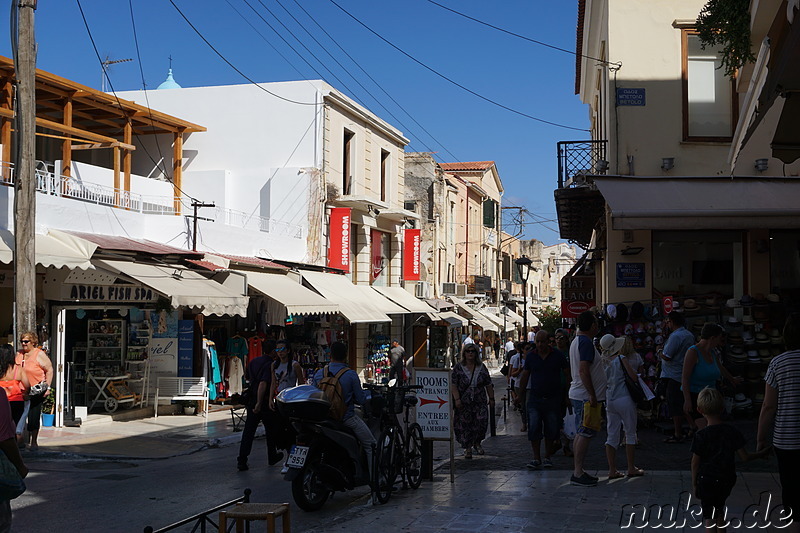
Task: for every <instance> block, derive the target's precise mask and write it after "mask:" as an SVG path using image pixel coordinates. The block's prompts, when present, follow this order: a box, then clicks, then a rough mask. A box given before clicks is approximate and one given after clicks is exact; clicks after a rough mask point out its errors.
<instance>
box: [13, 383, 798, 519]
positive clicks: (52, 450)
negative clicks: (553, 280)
mask: <svg viewBox="0 0 800 533" xmlns="http://www.w3.org/2000/svg"><path fill="white" fill-rule="evenodd" d="M493 374H494V375H493V379H494V380H495V390H496V395H497V398H498V402H497V406H498V410H499V411H500V412H499V413H498V426H497V436H496V437H490V438H487V440H486V441H485V442H484V448H485V450H486V455H484V456H477V455H476V456H475V458H474V459H472V460H466V459H464V458H463V456H461V455H460V454H458V451H460V450H458V449H457V457H456V459H455V470H454V475H455V483H453V484H451V483H450V474H449V460H448V454H449V447H448V444H447V443H443V442H437V443H435V446H434V461H435V473H434V481H433V482H429V481H425V482H423V484H422V487H420V489H418V490H416V491H412V490H398V491H397V492H395V493H394V494H393V495H392V499H391V500H390V501H389V503H388V504H386V505H381V506H372V505H369V502H368V499H369V498H368V494H367V491H353V492H348V493H344V494H337V495H336V497H335V499H334V501H333V502H331V503H330V504H329V505H326V508H324V509H323V511H320V512H318V513H304V512H303V511H300V510H299V509H297V508H296V507H294V506H293V513H294V516H293V525H294V526H295V527H294V530H295V531H314V532H316V531H319V532H322V531H331V530H347V531H352V532H368V531H369V532H373V531H375V530H376V529H378V528H382V529H386V528H387V527H388V528H389V529H390V530H392V531H415V532H416V531H497V530H502V531H618V530H620V528H623V529H624V527H623V526H625V525H626V524H627V523H628V522H629V520H630V521H631V522H630V525H631V527H635V528H637V529H645V530H649V529H654V530H655V529H656V527H657V526H660V527H661V528H664V527H668V528H672V529H682V530H685V531H690V530H693V529H694V526H697V525H699V523H698V522H697V520H696V518H695V517H694V516H693V515H692V514H691V512H687V511H686V506H687V497H688V491H689V490H690V487H691V480H690V474H689V469H688V464H689V444H688V443H683V444H677V445H675V444H673V445H668V444H664V443H663V442H662V441H663V437H664V435H663V434H662V433H661V432H660V431H659V430H658V428H657V427H653V428H645V429H641V430H640V432H639V438H640V442H641V444H640V446H639V448H638V449H637V465H638V466H640V467H642V468H645V469H646V470H647V474H646V475H645V476H644V477H640V478H630V479H628V478H623V479H618V480H613V481H608V480H607V479H606V475H607V466H606V461H605V456H604V450H603V442H604V437H603V436H602V435H601V436H599V437H598V439H597V441H596V442H592V444H591V446H590V453H589V455H588V457H587V460H586V467H587V470H589V471H590V472H591V473H593V474H595V475H597V476H599V477H600V479H601V480H600V483H599V485H598V486H597V487H591V488H584V487H573V486H571V485H570V484H569V475H570V470H571V468H572V461H571V459H570V458H567V457H564V456H563V455H560V454H559V455H558V456H557V457H556V458H555V467H554V468H552V469H547V470H539V471H530V470H527V469H526V468H525V467H524V464H525V463H527V462H528V461H529V460H530V459H531V451H530V445H529V443H528V441H527V438H526V436H525V435H524V434H522V433H521V432H520V431H519V426H520V423H519V418H518V414H517V413H514V412H513V411H511V412H508V413H506V416H507V423H504V419H503V416H502V403H501V402H500V401H499V400H500V398H501V397H502V396H503V395H504V394H505V385H504V380H505V378H504V377H503V376H501V375H499V373H498V372H497V371H496V369H493ZM100 416H102V415H100ZM98 420H102V418H99V419H98V418H94V419H92V418H91V417H90V420H89V421H88V423H87V424H85V425H84V426H83V427H80V428H58V429H53V428H43V430H42V434H41V437H40V443H41V448H40V451H39V452H35V453H32V452H29V451H25V452H24V455H25V456H26V457H28V458H30V459H31V460H34V459H35V460H39V459H42V460H50V459H53V460H59V459H65V460H70V459H72V458H76V457H92V458H105V459H111V460H119V459H122V458H138V459H163V458H166V457H171V456H177V455H186V454H190V453H194V452H197V451H200V450H203V449H207V448H217V447H221V446H230V445H235V444H238V442H239V439H240V436H241V433H234V432H233V431H232V426H231V418H230V414H229V413H228V412H227V411H217V412H211V413H210V414H209V417H208V419H205V418H203V417H202V416H185V415H167V414H165V415H163V416H161V415H160V416H159V417H158V418H157V419H156V418H152V417H149V418H142V419H137V420H128V421H120V422H114V423H102V422H98ZM735 423H736V424H737V425H738V426H739V427H740V428H741V429H742V430H743V431H744V432H745V434H746V435H747V436H748V438H749V442H751V443H752V442H753V440H752V433H753V432H754V431H755V421H754V420H752V419H751V420H742V421H735ZM601 439H602V440H601ZM34 456H35V457H34ZM619 459H620V462H619V464H618V468H620V469H623V468H624V467H625V462H624V457H620V458H619ZM776 471H777V468H776V464H775V461H774V458H771V459H769V460H761V461H755V462H752V463H748V464H747V465H743V468H742V469H741V472H740V474H739V478H738V483H737V485H736V487H735V488H734V490H733V493H732V495H731V497H730V499H729V501H728V510H729V517H731V518H735V519H736V520H739V521H741V520H742V519H744V522H743V523H737V521H736V520H733V521H732V523H731V526H732V527H731V529H730V530H738V529H739V528H734V527H733V526H736V525H739V526H740V528H741V529H742V530H743V529H744V528H745V527H746V526H748V525H750V526H756V527H758V528H759V529H762V530H765V531H771V530H774V531H778V529H770V528H764V527H759V526H764V525H765V522H764V521H762V522H761V523H760V524H758V523H756V518H755V517H754V515H753V511H756V510H760V512H761V513H762V514H761V515H755V516H770V515H769V513H768V512H765V510H766V511H771V512H772V515H771V516H772V518H773V520H775V521H777V519H778V518H779V517H778V514H777V513H778V512H779V511H780V509H779V508H778V509H777V510H776V506H777V504H778V502H779V501H780V486H779V483H778V480H777V475H776V474H774V472H776ZM253 488H254V501H268V500H269V499H270V498H269V494H270V490H269V488H268V487H260V488H257V487H253ZM265 489H266V490H265ZM769 495H771V496H772V500H771V501H769V502H767V497H768V496H769ZM235 496H236V495H233V496H231V498H232V497H235ZM681 498H683V499H681ZM226 499H228V498H225V497H222V498H221V501H225V500H226ZM336 502H339V503H338V504H337V503H336ZM345 502H346V503H345ZM690 503H691V502H690ZM342 504H344V505H342ZM626 505H627V506H628V507H625V506H626ZM636 505H640V506H648V508H647V509H645V508H644V507H636V508H634V507H633V506H636ZM654 505H655V506H669V505H671V506H673V508H679V512H677V513H676V515H675V516H674V518H675V521H676V523H674V524H673V523H670V521H669V520H668V518H669V516H668V513H669V508H664V510H665V512H666V514H664V515H662V517H661V519H660V520H659V519H658V516H657V515H656V513H655V511H656V510H657V509H658V507H656V508H652V507H649V506H654ZM681 509H682V510H681ZM692 510H696V508H691V509H690V511H692ZM634 513H635V514H634ZM631 517H633V518H631ZM176 518H177V517H176ZM683 518H686V520H687V522H686V524H684V526H683V527H681V522H682V520H683ZM643 526H649V527H643ZM694 530H697V529H694ZM782 531H786V530H785V529H784V530H782Z"/></svg>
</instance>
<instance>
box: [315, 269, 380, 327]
mask: <svg viewBox="0 0 800 533" xmlns="http://www.w3.org/2000/svg"><path fill="white" fill-rule="evenodd" d="M300 273H301V274H302V275H303V280H305V281H306V282H308V284H309V285H311V287H313V289H314V290H315V291H317V292H318V293H320V294H321V295H322V296H324V297H325V299H326V300H328V301H331V302H335V303H337V304H338V305H339V312H340V313H341V314H342V315H343V316H344V317H345V318H346V319H347V320H348V321H349V322H350V323H351V324H359V323H368V322H391V321H392V319H391V318H389V317H388V316H387V315H386V314H385V313H383V312H382V311H381V310H380V309H378V308H377V307H376V306H375V305H374V304H373V302H374V301H375V297H374V296H373V297H372V298H369V297H368V295H367V293H366V292H364V291H363V290H360V289H358V286H357V285H353V283H351V282H350V280H349V279H347V278H346V277H344V276H342V275H341V274H326V273H324V272H313V271H311V270H301V271H300ZM366 288H367V289H369V287H366ZM373 295H374V291H373Z"/></svg>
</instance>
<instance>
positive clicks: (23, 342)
mask: <svg viewBox="0 0 800 533" xmlns="http://www.w3.org/2000/svg"><path fill="white" fill-rule="evenodd" d="M19 342H21V343H22V344H29V343H30V342H31V341H29V340H22V341H19Z"/></svg>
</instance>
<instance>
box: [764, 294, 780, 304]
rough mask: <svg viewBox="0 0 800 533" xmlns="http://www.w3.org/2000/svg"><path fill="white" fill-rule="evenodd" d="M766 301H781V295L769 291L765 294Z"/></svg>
mask: <svg viewBox="0 0 800 533" xmlns="http://www.w3.org/2000/svg"><path fill="white" fill-rule="evenodd" d="M767 301H768V302H772V303H774V304H776V303H778V302H780V301H781V297H780V296H778V295H777V294H775V293H774V292H771V293H769V294H767Z"/></svg>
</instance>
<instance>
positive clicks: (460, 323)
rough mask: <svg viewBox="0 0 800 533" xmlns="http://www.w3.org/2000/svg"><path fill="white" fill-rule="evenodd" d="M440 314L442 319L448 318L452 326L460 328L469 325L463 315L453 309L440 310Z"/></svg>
mask: <svg viewBox="0 0 800 533" xmlns="http://www.w3.org/2000/svg"><path fill="white" fill-rule="evenodd" d="M439 316H440V317H441V319H442V320H446V321H447V322H449V323H450V325H451V326H454V327H457V328H460V327H464V326H466V325H467V323H468V321H467V319H465V318H464V317H462V316H459V315H457V314H456V313H454V312H452V311H439Z"/></svg>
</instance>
